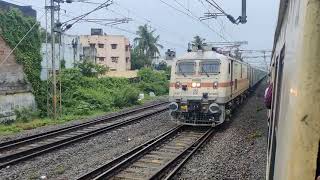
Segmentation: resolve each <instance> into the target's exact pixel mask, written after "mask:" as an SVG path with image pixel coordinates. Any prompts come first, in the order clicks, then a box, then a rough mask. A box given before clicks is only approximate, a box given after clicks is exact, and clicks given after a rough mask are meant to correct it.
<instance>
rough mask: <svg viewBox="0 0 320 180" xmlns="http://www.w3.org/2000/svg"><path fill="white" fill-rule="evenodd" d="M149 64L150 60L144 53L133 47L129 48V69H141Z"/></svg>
mask: <svg viewBox="0 0 320 180" xmlns="http://www.w3.org/2000/svg"><path fill="white" fill-rule="evenodd" d="M150 65H151V61H149V59H148V57H147V56H146V55H144V54H142V53H139V52H138V51H137V50H135V49H132V50H131V69H141V68H143V67H145V66H150Z"/></svg>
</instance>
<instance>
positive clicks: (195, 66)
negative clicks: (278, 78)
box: [169, 48, 267, 126]
mask: <svg viewBox="0 0 320 180" xmlns="http://www.w3.org/2000/svg"><path fill="white" fill-rule="evenodd" d="M266 74H267V72H265V71H263V70H260V69H257V68H254V67H252V66H250V65H249V64H247V63H245V62H243V61H241V60H238V59H236V58H233V57H231V56H228V55H224V54H222V53H219V52H217V51H216V50H215V48H212V49H209V50H203V49H202V48H201V49H200V50H193V51H189V52H187V53H186V54H185V55H183V56H181V57H179V58H177V59H176V61H175V64H174V65H173V66H172V71H171V80H170V91H169V100H170V102H171V103H170V105H169V109H170V111H171V117H172V119H173V120H174V121H176V122H177V123H179V124H185V125H193V126H216V125H219V124H222V123H223V122H224V121H225V119H226V118H228V117H229V116H230V115H231V112H232V110H233V109H234V108H235V107H237V105H239V104H240V103H241V102H242V101H243V99H244V98H245V97H246V96H247V93H248V91H249V90H250V89H251V88H253V87H254V86H255V85H256V84H257V83H258V82H259V81H260V80H262V79H263V78H264V77H265V76H266Z"/></svg>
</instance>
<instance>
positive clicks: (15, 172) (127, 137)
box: [0, 112, 176, 179]
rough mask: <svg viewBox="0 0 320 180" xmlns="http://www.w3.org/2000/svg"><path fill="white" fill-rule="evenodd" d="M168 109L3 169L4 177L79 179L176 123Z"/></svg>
mask: <svg viewBox="0 0 320 180" xmlns="http://www.w3.org/2000/svg"><path fill="white" fill-rule="evenodd" d="M168 117H169V115H168V113H167V112H165V113H161V114H158V115H156V116H153V117H151V118H148V119H145V120H142V121H141V122H139V123H136V124H132V125H129V126H126V127H123V128H120V129H118V130H114V131H111V132H109V133H105V134H102V135H99V136H96V137H93V138H90V139H88V140H85V141H81V142H79V143H76V144H73V145H70V146H68V147H66V148H64V149H60V150H57V151H53V152H51V153H47V154H44V155H42V156H39V157H36V158H33V159H31V160H28V161H25V162H21V163H19V164H17V165H13V166H10V167H9V168H7V169H1V170H0V177H1V179H39V178H41V177H43V178H45V179H76V178H77V177H79V176H81V175H83V174H84V173H88V172H90V171H92V170H93V169H95V168H97V167H99V166H101V165H103V164H104V163H106V162H108V161H110V160H112V159H113V158H115V157H117V156H120V155H121V154H123V153H125V152H127V151H129V150H130V149H132V148H134V147H136V146H138V145H140V144H142V143H144V142H146V141H148V140H150V139H152V138H154V137H156V136H158V135H160V134H161V133H163V132H165V131H167V130H169V129H171V128H173V127H175V126H176V125H175V124H174V123H173V122H171V121H170V120H169V119H168Z"/></svg>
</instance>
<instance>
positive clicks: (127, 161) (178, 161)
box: [78, 126, 214, 180]
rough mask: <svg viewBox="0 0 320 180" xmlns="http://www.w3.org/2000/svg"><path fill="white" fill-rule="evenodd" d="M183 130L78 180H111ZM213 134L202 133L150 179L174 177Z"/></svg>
mask: <svg viewBox="0 0 320 180" xmlns="http://www.w3.org/2000/svg"><path fill="white" fill-rule="evenodd" d="M185 128H186V127H185V126H178V127H176V128H173V129H171V130H169V131H168V132H166V133H163V134H161V135H160V136H158V137H156V138H154V139H152V140H150V141H148V142H147V143H144V144H143V145H140V146H138V147H136V148H135V149H133V150H131V151H129V152H127V153H125V154H123V155H121V156H120V157H118V158H116V159H115V160H112V161H111V162H109V163H107V164H105V165H103V166H101V167H99V168H97V169H95V170H93V171H91V172H90V173H88V174H86V175H83V176H81V177H80V178H78V180H89V179H95V180H99V179H109V178H112V176H115V175H116V174H118V173H119V172H120V171H122V170H124V169H126V168H127V167H129V166H130V165H131V164H133V163H134V162H135V161H136V160H138V159H140V158H141V157H143V156H144V155H146V154H148V153H149V152H151V151H153V150H154V149H156V148H157V147H159V146H161V145H162V144H165V143H166V142H167V141H168V140H170V139H172V137H174V136H175V135H176V134H178V133H179V132H182V131H183V130H184V129H185ZM213 132H214V131H213V128H210V129H209V130H207V131H206V132H205V133H203V135H201V137H199V138H197V139H196V141H195V142H194V143H192V144H191V145H190V146H188V147H187V148H186V149H185V150H183V152H181V153H179V154H178V155H177V156H175V157H174V158H173V159H172V160H170V161H169V162H168V163H166V164H165V165H164V166H163V167H161V168H160V169H159V170H158V171H157V172H156V173H154V175H152V176H151V178H150V179H161V178H162V177H163V176H165V175H166V174H168V177H172V176H174V175H175V173H176V172H177V171H178V170H179V169H180V168H181V167H182V165H183V164H184V163H185V162H187V160H188V159H189V158H190V157H191V156H192V154H194V153H195V152H196V151H197V150H198V149H199V148H200V147H201V146H202V145H203V144H204V143H205V142H207V140H208V139H209V138H210V137H211V135H212V134H213ZM160 149H161V148H160ZM170 168H171V169H173V171H171V172H168V171H169V170H170Z"/></svg>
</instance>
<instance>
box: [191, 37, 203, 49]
mask: <svg viewBox="0 0 320 180" xmlns="http://www.w3.org/2000/svg"><path fill="white" fill-rule="evenodd" d="M193 39H194V40H193V41H192V46H193V47H197V48H202V47H203V46H205V45H206V43H205V42H204V41H205V40H206V39H204V38H201V37H200V36H198V35H197V36H195V37H193Z"/></svg>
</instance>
